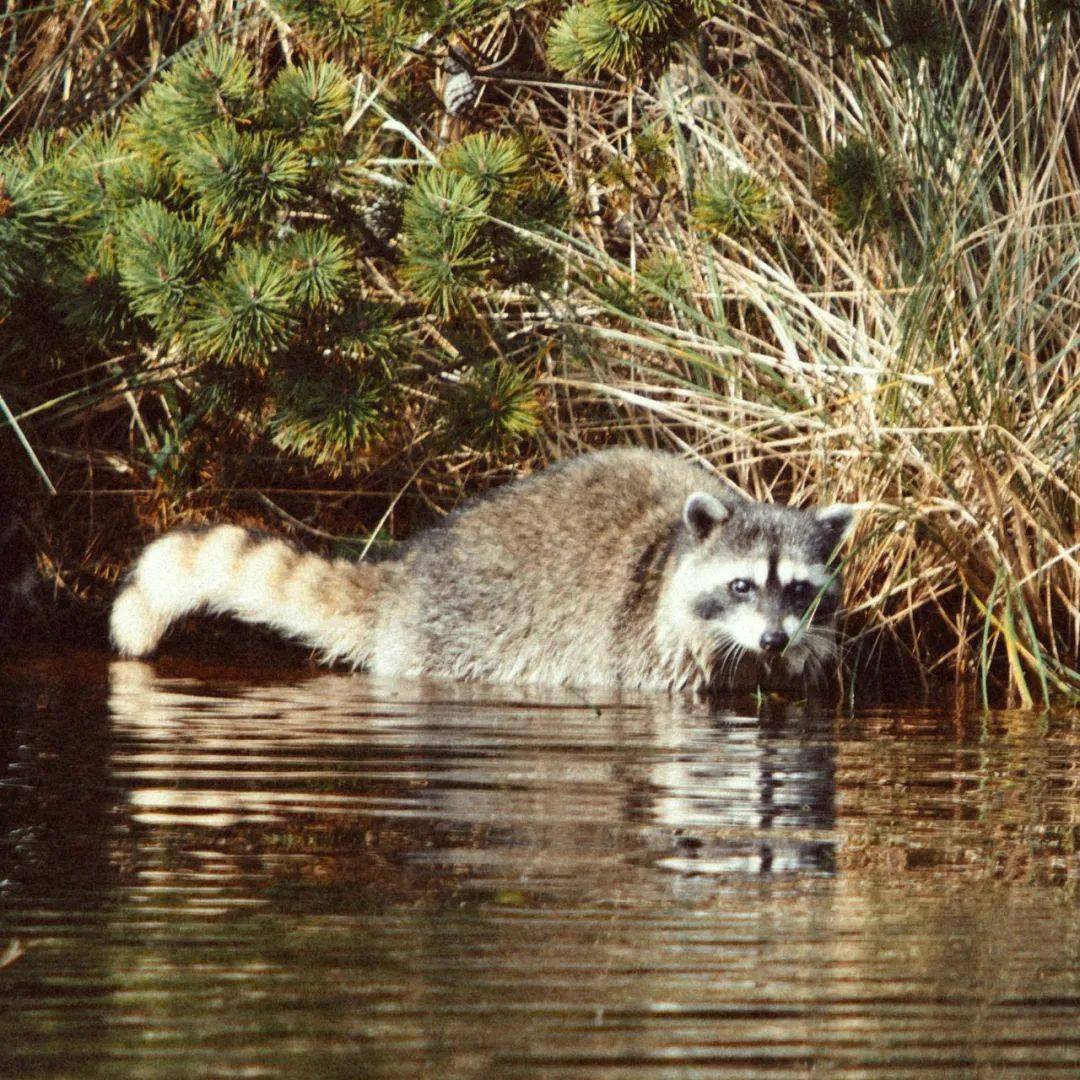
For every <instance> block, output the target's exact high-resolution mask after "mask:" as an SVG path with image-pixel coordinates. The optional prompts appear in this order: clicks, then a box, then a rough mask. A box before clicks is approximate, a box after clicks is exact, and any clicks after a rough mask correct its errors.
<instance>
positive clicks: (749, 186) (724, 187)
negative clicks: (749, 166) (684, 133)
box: [694, 169, 780, 240]
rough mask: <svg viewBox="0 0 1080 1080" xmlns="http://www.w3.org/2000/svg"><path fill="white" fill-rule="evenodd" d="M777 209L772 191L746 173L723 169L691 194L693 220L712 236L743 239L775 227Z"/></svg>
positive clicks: (762, 233)
mask: <svg viewBox="0 0 1080 1080" xmlns="http://www.w3.org/2000/svg"><path fill="white" fill-rule="evenodd" d="M779 213H780V208H779V206H778V205H777V203H776V199H775V197H774V196H773V194H772V192H771V191H770V190H769V189H768V188H767V187H766V186H765V185H764V184H762V183H761V182H760V181H759V180H756V179H755V178H754V177H753V176H751V175H750V174H749V173H746V172H742V171H738V170H735V169H723V170H719V171H717V172H715V173H713V174H712V175H711V176H708V177H706V178H705V179H704V180H703V181H702V182H701V184H700V186H699V187H698V189H697V191H696V192H695V193H694V221H695V223H696V224H697V227H698V228H699V229H701V230H702V231H703V232H705V233H707V234H709V235H711V236H727V237H730V238H731V239H732V240H745V239H747V238H748V237H751V236H755V235H766V234H768V233H769V232H770V231H771V230H772V229H774V228H775V226H776V222H777V219H778V217H779Z"/></svg>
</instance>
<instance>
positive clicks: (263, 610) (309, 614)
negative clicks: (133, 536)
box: [109, 525, 380, 666]
mask: <svg viewBox="0 0 1080 1080" xmlns="http://www.w3.org/2000/svg"><path fill="white" fill-rule="evenodd" d="M379 578H380V568H379V567H378V566H375V565H372V564H369V563H358V562H353V561H351V560H348V559H326V558H322V557H321V556H318V555H314V554H310V553H305V552H301V551H298V550H297V549H296V548H294V547H293V546H292V545H291V544H289V543H286V542H285V541H283V540H280V539H276V538H273V537H267V536H263V535H261V534H259V533H256V532H253V531H251V530H248V529H243V528H240V527H239V526H237V525H215V526H211V527H209V528H205V529H194V530H190V529H177V530H174V531H173V532H169V533H166V534H165V535H164V536H161V537H159V538H158V539H157V540H154V541H153V542H152V543H151V544H149V545H148V546H147V547H146V548H145V550H144V551H143V552H142V554H141V555H140V556H139V558H138V559H137V560H136V562H135V564H134V565H133V566H132V568H131V570H130V571H129V573H128V576H127V580H126V581H125V583H124V585H123V588H122V589H121V591H120V593H119V595H118V596H117V598H116V600H115V601H114V603H113V606H112V611H111V613H110V615H109V632H110V636H111V638H112V642H113V644H114V645H115V646H116V648H117V650H118V651H119V652H120V653H122V654H123V655H124V656H146V655H148V654H149V653H152V652H153V651H154V650H155V649H156V648H157V646H158V643H159V642H160V641H161V639H162V637H164V635H165V633H166V632H167V631H168V629H169V627H170V626H172V624H173V623H175V622H176V621H177V620H178V619H181V618H183V617H184V616H185V615H189V614H192V613H194V612H199V611H202V612H206V613H208V614H219V615H231V616H233V617H234V618H237V619H240V620H241V621H243V622H247V623H254V624H257V625H261V626H267V627H270V628H272V629H274V630H276V631H278V632H279V633H282V634H284V635H286V636H287V637H290V638H293V639H295V640H297V641H300V642H303V643H305V644H307V645H310V646H312V647H314V648H316V649H318V650H320V652H321V653H322V654H323V656H324V658H325V659H327V660H344V661H346V662H347V663H351V664H352V665H353V666H358V665H360V664H362V663H364V662H365V660H366V659H367V656H368V655H369V653H370V651H371V646H370V641H371V639H372V635H373V632H374V619H375V604H374V594H375V590H376V587H377V584H378V581H379Z"/></svg>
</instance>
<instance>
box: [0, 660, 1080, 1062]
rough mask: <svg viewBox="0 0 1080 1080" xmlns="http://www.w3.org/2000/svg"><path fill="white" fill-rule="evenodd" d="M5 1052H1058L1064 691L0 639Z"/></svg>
mask: <svg viewBox="0 0 1080 1080" xmlns="http://www.w3.org/2000/svg"><path fill="white" fill-rule="evenodd" d="M0 750H2V754H3V762H0V767H2V770H3V771H2V773H0V814H2V815H3V817H2V824H3V829H2V830H0V837H2V839H0V964H3V965H4V966H3V967H2V970H0V1000H2V1002H3V1008H2V1010H0V1074H2V1075H5V1076H18V1077H38V1076H72V1077H97V1076H103V1077H115V1076H123V1077H152V1078H156V1077H173V1076H176V1077H180V1076H183V1077H189V1076H206V1077H219V1076H221V1077H225V1076H244V1077H263V1076H266V1077H275V1076H290V1077H291V1076H297V1075H303V1076H329V1077H335V1076H342V1077H392V1076H393V1077H397V1076H401V1077H417V1076H425V1077H427V1076H430V1077H440V1078H441V1077H581V1078H592V1077H611V1078H614V1077H627V1078H629V1077H662V1078H668V1077H670V1078H676V1077H678V1078H692V1077H739V1078H743V1077H771V1076H776V1077H809V1076H812V1077H818V1076H844V1077H870V1076H890V1077H896V1076H920V1077H921V1076H933V1075H938V1076H948V1077H955V1076H1009V1077H1022V1076H1030V1077H1048V1076H1073V1077H1075V1076H1080V908H1078V904H1077V894H1078V883H1080V863H1078V847H1080V717H1078V715H1077V714H1076V713H1062V714H1056V715H1043V716H1038V715H1034V714H1025V713H1008V714H1000V713H999V714H992V715H990V716H984V715H982V714H977V715H970V716H968V715H963V714H956V713H953V712H950V713H935V712H928V711H922V712H919V711H912V710H905V711H896V712H887V711H882V712H874V713H864V714H858V715H855V716H849V717H842V716H836V715H834V714H833V713H831V712H828V711H821V710H815V709H813V708H811V707H808V706H805V705H792V704H782V703H765V704H763V705H760V706H759V705H755V704H754V703H753V702H751V701H749V700H747V701H743V702H741V703H735V704H734V705H733V706H732V707H730V708H726V709H720V710H712V711H710V710H708V709H706V708H704V707H702V706H696V705H691V704H688V703H686V702H681V701H675V702H672V701H669V700H667V699H665V698H658V697H646V696H638V697H632V698H623V699H619V698H617V697H615V696H613V695H611V694H604V693H590V694H585V695H582V694H568V693H562V694H551V695H542V694H536V693H531V694H521V693H519V692H515V691H508V690H491V689H481V688H477V687H466V686H455V685H453V684H445V683H401V682H397V683H389V682H383V683H380V682H378V681H374V680H371V679H367V678H363V677H352V676H347V675H338V674H313V673H312V672H310V671H305V670H297V669H290V668H288V667H283V668H282V669H280V670H273V669H271V668H267V667H262V668H249V669H244V668H239V667H231V668H228V669H224V668H223V669H216V668H212V667H208V666H206V665H202V666H199V665H196V664H194V663H191V662H180V661H175V660H174V661H164V662H161V663H158V664H155V665H146V664H141V663H134V662H124V663H120V662H109V661H108V659H107V658H104V657H96V656H91V655H85V656H76V657H65V658H62V659H60V658H55V659H44V660H40V661H33V662H25V663H21V664H19V665H18V666H15V665H13V664H11V663H9V664H8V665H7V666H6V667H5V668H3V669H2V670H0Z"/></svg>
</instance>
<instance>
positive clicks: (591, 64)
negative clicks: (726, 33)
mask: <svg viewBox="0 0 1080 1080" xmlns="http://www.w3.org/2000/svg"><path fill="white" fill-rule="evenodd" d="M726 6H727V3H726V0H694V2H692V3H678V2H677V0H578V2H577V3H574V4H571V5H570V7H568V8H567V9H566V10H565V11H564V12H563V13H562V16H561V17H560V18H559V19H558V20H557V21H556V22H555V23H554V24H553V26H552V27H551V29H550V31H549V32H548V42H547V44H548V59H549V60H550V61H551V63H552V64H553V65H554V66H555V67H556V68H559V69H560V70H561V71H566V72H570V73H571V74H575V75H594V76H595V75H600V74H602V73H604V72H613V73H615V74H619V75H631V74H633V73H634V72H636V71H639V70H641V69H643V68H644V69H649V70H654V71H656V70H660V69H661V68H662V67H663V65H664V64H665V63H667V61H668V60H669V59H670V57H671V55H672V52H673V50H674V48H675V47H676V46H677V45H678V44H679V42H681V41H684V40H687V39H688V38H689V37H690V36H691V35H692V34H693V32H694V31H695V30H696V29H697V27H698V26H699V25H700V24H701V22H702V21H703V20H704V19H707V18H709V17H710V16H713V15H717V14H719V13H720V11H721V10H723V9H724V8H725V7H726Z"/></svg>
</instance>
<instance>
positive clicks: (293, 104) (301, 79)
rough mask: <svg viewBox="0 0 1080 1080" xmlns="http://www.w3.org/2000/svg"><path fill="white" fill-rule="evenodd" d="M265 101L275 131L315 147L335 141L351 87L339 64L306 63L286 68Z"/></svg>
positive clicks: (345, 112)
mask: <svg viewBox="0 0 1080 1080" xmlns="http://www.w3.org/2000/svg"><path fill="white" fill-rule="evenodd" d="M266 100H267V108H268V119H269V122H270V123H271V124H272V125H273V127H274V129H275V130H276V131H277V132H279V133H280V134H282V135H284V136H285V137H286V138H288V139H290V140H292V141H293V142H294V143H296V144H299V145H303V146H305V147H313V148H314V147H317V146H319V145H320V143H321V142H322V141H323V140H324V139H326V138H328V137H331V138H332V136H333V134H334V133H335V132H336V131H337V130H338V128H339V127H340V125H341V123H342V122H343V121H344V119H345V118H346V116H347V115H348V113H349V109H350V107H351V104H352V88H351V87H350V85H349V80H348V79H347V78H346V76H345V73H344V71H342V69H341V68H340V67H339V66H338V65H337V64H335V63H332V62H330V61H317V60H307V61H304V62H303V63H302V64H300V65H299V66H297V67H293V68H285V69H283V70H282V71H281V73H280V74H279V75H278V77H277V78H276V79H275V80H274V82H273V83H272V84H271V86H270V89H269V90H268V91H267V95H266Z"/></svg>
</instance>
